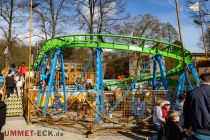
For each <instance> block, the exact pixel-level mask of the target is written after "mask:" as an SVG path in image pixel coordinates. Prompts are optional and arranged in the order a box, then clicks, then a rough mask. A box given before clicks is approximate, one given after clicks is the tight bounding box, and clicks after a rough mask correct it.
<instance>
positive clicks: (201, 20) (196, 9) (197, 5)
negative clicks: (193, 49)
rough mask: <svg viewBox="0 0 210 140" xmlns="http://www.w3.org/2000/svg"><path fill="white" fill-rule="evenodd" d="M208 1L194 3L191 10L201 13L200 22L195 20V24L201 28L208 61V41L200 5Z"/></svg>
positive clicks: (200, 0) (201, 0)
mask: <svg viewBox="0 0 210 140" xmlns="http://www.w3.org/2000/svg"><path fill="white" fill-rule="evenodd" d="M207 1H208V0H199V1H198V2H196V3H194V4H193V5H191V6H190V7H189V8H190V9H192V10H194V11H195V12H199V20H194V23H196V24H198V25H200V26H201V32H202V41H203V46H204V50H205V54H206V59H207V58H208V51H207V47H206V39H205V33H204V27H203V19H202V16H201V10H200V3H201V2H207Z"/></svg>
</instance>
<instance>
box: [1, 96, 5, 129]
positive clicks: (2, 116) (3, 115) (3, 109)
mask: <svg viewBox="0 0 210 140" xmlns="http://www.w3.org/2000/svg"><path fill="white" fill-rule="evenodd" d="M1 99H2V95H1V94H0V132H1V129H2V127H3V126H4V125H5V121H6V104H5V103H4V101H1Z"/></svg>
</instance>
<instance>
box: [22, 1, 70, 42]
mask: <svg viewBox="0 0 210 140" xmlns="http://www.w3.org/2000/svg"><path fill="white" fill-rule="evenodd" d="M35 2H36V3H33V5H34V7H33V6H32V7H33V12H34V13H35V14H34V17H33V19H34V22H33V23H34V28H35V29H34V30H36V31H37V32H36V33H35V36H38V37H40V38H41V39H43V40H47V39H49V38H53V37H55V36H56V35H58V34H61V33H63V32H64V31H65V30H64V29H65V28H68V27H69V26H68V22H69V21H70V15H71V14H70V11H69V10H70V7H71V5H70V2H69V1H68V0H36V1H35ZM28 5H29V2H28V1H27V0H24V1H22V8H24V9H25V10H28V8H29V6H28Z"/></svg>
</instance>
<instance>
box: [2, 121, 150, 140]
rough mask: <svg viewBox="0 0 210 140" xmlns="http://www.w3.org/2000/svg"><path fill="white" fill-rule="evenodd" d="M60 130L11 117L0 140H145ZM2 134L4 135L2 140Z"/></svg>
mask: <svg viewBox="0 0 210 140" xmlns="http://www.w3.org/2000/svg"><path fill="white" fill-rule="evenodd" d="M62 129H63V128H61V127H58V128H56V129H55V128H50V127H44V126H40V125H27V123H26V121H25V120H24V118H22V117H11V118H7V122H6V125H5V126H4V127H3V128H2V131H1V132H2V133H1V138H0V140H145V139H146V138H144V137H142V136H140V135H137V134H135V133H102V134H98V135H97V137H96V138H86V135H85V134H84V133H83V132H76V131H71V130H70V129H69V130H67V129H65V131H64V130H62ZM18 131H19V132H18ZM15 132H16V134H15ZM3 134H4V139H3V138H2V136H3ZM15 135H16V136H15ZM22 135H24V136H22ZM58 135H59V136H58ZM61 135H62V136H61Z"/></svg>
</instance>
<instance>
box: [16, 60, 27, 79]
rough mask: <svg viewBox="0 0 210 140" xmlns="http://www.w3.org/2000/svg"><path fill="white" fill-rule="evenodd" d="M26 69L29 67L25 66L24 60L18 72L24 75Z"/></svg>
mask: <svg viewBox="0 0 210 140" xmlns="http://www.w3.org/2000/svg"><path fill="white" fill-rule="evenodd" d="M26 70H27V67H26V66H25V62H22V65H21V66H20V67H19V68H18V73H20V74H21V75H23V76H24V75H25V72H26Z"/></svg>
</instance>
